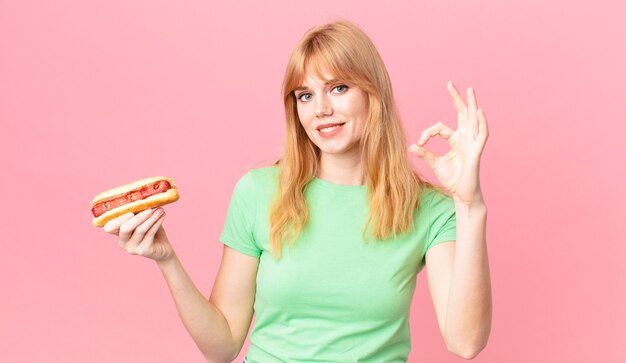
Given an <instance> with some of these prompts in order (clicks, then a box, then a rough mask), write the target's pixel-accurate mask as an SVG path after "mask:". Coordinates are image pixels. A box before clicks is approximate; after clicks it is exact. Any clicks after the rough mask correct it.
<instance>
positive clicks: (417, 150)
mask: <svg viewBox="0 0 626 363" xmlns="http://www.w3.org/2000/svg"><path fill="white" fill-rule="evenodd" d="M409 151H410V152H412V153H413V154H415V155H417V156H418V157H419V158H421V159H422V160H424V161H425V162H426V164H428V166H430V167H431V168H433V169H434V167H435V162H436V161H437V155H436V154H435V153H433V152H432V151H430V150H428V149H427V148H425V147H423V146H419V145H415V144H411V146H409Z"/></svg>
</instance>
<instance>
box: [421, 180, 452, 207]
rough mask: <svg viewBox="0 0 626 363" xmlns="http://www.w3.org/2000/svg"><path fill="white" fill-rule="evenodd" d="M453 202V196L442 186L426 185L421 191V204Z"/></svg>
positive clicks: (430, 204)
mask: <svg viewBox="0 0 626 363" xmlns="http://www.w3.org/2000/svg"><path fill="white" fill-rule="evenodd" d="M452 202H453V199H452V196H450V194H449V193H448V192H447V191H445V190H444V189H443V188H442V187H439V186H436V185H427V186H424V187H422V189H421V190H420V193H419V204H421V205H429V206H436V205H441V204H449V203H452ZM422 203H424V204H422Z"/></svg>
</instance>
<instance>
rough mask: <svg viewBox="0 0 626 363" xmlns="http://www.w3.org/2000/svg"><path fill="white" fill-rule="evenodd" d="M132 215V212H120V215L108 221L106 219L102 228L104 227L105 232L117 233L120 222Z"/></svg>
mask: <svg viewBox="0 0 626 363" xmlns="http://www.w3.org/2000/svg"><path fill="white" fill-rule="evenodd" d="M134 215H135V214H134V213H133V212H128V213H126V214H122V215H121V216H119V217H116V218H113V219H111V220H110V221H108V222H107V223H106V224H105V225H104V226H103V227H102V228H103V229H104V231H105V232H106V233H111V234H117V232H118V231H119V229H120V226H121V225H122V223H124V222H126V221H127V220H129V219H131V218H133V216H134Z"/></svg>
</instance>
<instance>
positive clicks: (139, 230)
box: [127, 208, 164, 248]
mask: <svg viewBox="0 0 626 363" xmlns="http://www.w3.org/2000/svg"><path fill="white" fill-rule="evenodd" d="M163 213H164V212H163V209H162V208H157V209H155V210H154V212H153V213H152V214H151V215H150V216H149V217H148V219H146V220H145V221H143V222H142V223H141V224H140V225H139V226H137V227H136V228H135V230H134V231H133V235H132V236H131V238H130V240H129V241H128V243H127V246H128V248H134V247H137V246H138V245H139V244H141V242H142V241H143V240H145V239H146V237H147V236H146V234H147V233H148V231H149V230H150V228H152V226H153V225H154V223H155V222H156V221H157V219H159V217H161V216H162V215H163Z"/></svg>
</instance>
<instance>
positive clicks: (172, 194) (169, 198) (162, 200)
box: [91, 176, 180, 227]
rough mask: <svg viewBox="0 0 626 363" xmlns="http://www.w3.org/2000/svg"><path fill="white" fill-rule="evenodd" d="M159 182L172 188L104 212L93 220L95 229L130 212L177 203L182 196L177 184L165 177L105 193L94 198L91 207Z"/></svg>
mask: <svg viewBox="0 0 626 363" xmlns="http://www.w3.org/2000/svg"><path fill="white" fill-rule="evenodd" d="M159 181H166V182H168V183H169V185H170V188H169V189H168V190H167V191H165V192H162V193H158V194H154V195H151V196H149V197H147V198H145V199H141V200H135V201H133V202H130V203H127V204H123V205H120V206H118V207H114V208H112V209H111V210H109V211H106V212H104V213H103V214H102V215H100V216H98V217H94V219H93V220H92V223H93V225H94V226H95V227H102V226H104V225H105V224H106V223H107V222H108V221H110V220H111V219H114V218H117V217H119V216H121V215H123V214H126V213H128V212H132V213H135V214H137V213H139V212H141V211H143V210H146V209H148V208H156V207H160V206H162V205H166V204H169V203H173V202H175V201H177V200H178V198H179V197H180V196H179V194H178V188H177V187H176V184H175V183H174V181H173V180H172V179H171V178H168V177H165V176H155V177H150V178H145V179H141V180H137V181H134V182H132V183H128V184H125V185H122V186H119V187H116V188H113V189H109V190H107V191H104V192H102V193H100V194H98V195H96V196H95V197H94V198H93V200H92V201H91V207H92V208H93V207H94V206H95V205H96V204H98V203H99V202H101V201H104V200H107V199H109V198H112V197H116V196H120V195H124V194H127V193H130V192H131V191H133V190H137V189H140V188H142V187H145V186H148V185H150V184H153V183H156V182H159Z"/></svg>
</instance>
